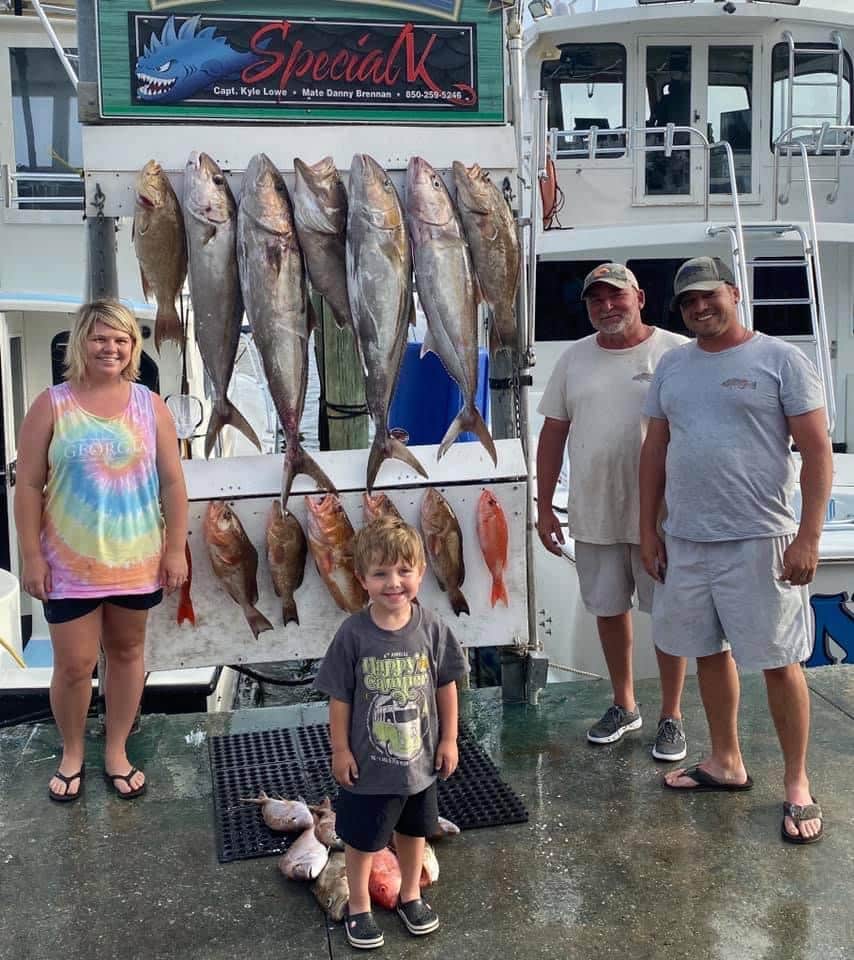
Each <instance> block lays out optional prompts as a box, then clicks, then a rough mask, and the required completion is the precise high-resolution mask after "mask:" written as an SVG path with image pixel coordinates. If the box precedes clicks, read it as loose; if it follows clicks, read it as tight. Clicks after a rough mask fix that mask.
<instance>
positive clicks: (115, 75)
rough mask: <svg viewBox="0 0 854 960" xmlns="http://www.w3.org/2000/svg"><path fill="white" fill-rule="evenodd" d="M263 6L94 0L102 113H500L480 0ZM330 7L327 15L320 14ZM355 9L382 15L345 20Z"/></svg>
mask: <svg viewBox="0 0 854 960" xmlns="http://www.w3.org/2000/svg"><path fill="white" fill-rule="evenodd" d="M137 2H138V0H137ZM166 5H168V6H170V7H175V9H174V10H170V11H163V10H162V8H163V7H164V6H166ZM264 5H265V4H264V3H263V2H262V3H260V4H259V5H258V8H259V12H258V13H254V12H253V13H244V12H241V13H239V14H237V13H231V12H228V13H225V12H223V9H222V8H223V7H225V6H227V5H226V4H223V3H217V4H216V6H215V11H214V7H213V5H210V6H207V5H204V4H203V5H202V6H199V4H198V3H196V4H194V5H193V8H192V9H191V8H190V7H189V5H187V4H184V3H183V2H176V0H152V6H155V7H156V10H150V11H139V10H136V9H132V7H133V6H135V2H134V0H100V8H99V42H100V49H101V113H102V116H104V117H145V118H146V119H170V120H174V119H182V118H187V119H197V118H204V117H216V118H217V119H228V120H233V119H247V120H263V121H266V122H270V121H276V120H279V119H282V120H299V121H302V122H305V121H311V120H318V121H327V122H328V121H330V120H361V121H374V122H377V121H379V122H388V121H400V122H406V123H412V122H413V121H415V122H417V121H420V120H423V121H427V122H440V123H443V124H444V123H458V122H462V123H472V122H474V123H500V122H503V121H504V103H503V90H504V81H503V77H504V72H503V62H504V58H503V44H502V21H501V16H500V14H493V13H490V12H489V10H488V3H487V0H413V2H408V3H407V4H406V6H407V7H408V8H413V7H415V8H417V9H419V10H422V11H427V10H431V11H432V13H433V15H432V17H431V18H430V19H429V20H426V21H425V20H424V19H423V16H424V15H423V14H422V16H421V17H419V18H418V19H408V18H406V17H401V16H400V10H399V9H398V8H399V7H401V6H403V4H398V3H394V4H387V5H386V9H385V10H383V9H382V7H380V6H378V5H372V6H371V7H368V6H359V7H358V8H357V6H356V4H354V3H353V2H340V0H320V2H319V3H317V4H315V5H314V6H313V9H312V15H298V12H297V11H296V10H294V11H293V12H291V8H292V7H296V4H288V5H287V10H288V12H287V15H283V14H284V12H285V11H284V10H283V5H282V4H281V3H280V4H277V5H276V13H275V16H273V15H271V14H264V13H262V12H261V10H260V8H261V7H263V6H264ZM122 6H125V9H124V11H122V26H123V28H124V33H125V35H126V36H127V40H128V42H127V45H126V46H123V50H124V55H123V57H121V58H119V57H118V56H117V55H116V53H117V49H116V45H115V44H114V43H113V42H112V38H113V36H114V34H113V27H112V20H113V19H114V18H116V16H117V11H116V8H117V7H122ZM241 6H243V5H241ZM391 7H394V8H395V14H396V15H395V16H394V17H392V15H391V9H390V8H391ZM254 8H255V5H253V11H254ZM333 9H334V10H335V12H336V13H338V14H339V15H338V16H336V17H326V16H321V15H320V14H322V13H324V12H326V11H327V10H328V11H332V10H333ZM356 9H359V11H360V13H361V12H363V11H364V12H365V13H367V11H368V10H369V9H370V10H372V11H373V12H374V13H376V12H380V13H381V14H382V15H381V16H372V17H371V18H370V19H368V18H367V16H365V17H359V18H356V17H354V16H352V13H353V12H354V11H355V10H356ZM342 12H346V13H349V14H351V16H347V17H342V16H341V15H340V14H341V13H342ZM455 15H460V19H459V20H458V21H452V19H451V18H452V16H455ZM468 15H470V16H472V19H471V20H469V19H467V16H468ZM107 21H110V26H109V28H108V22H107ZM108 35H109V36H110V38H111V41H110V43H109V44H108V43H107V42H106V40H105V38H106V37H107V36H108Z"/></svg>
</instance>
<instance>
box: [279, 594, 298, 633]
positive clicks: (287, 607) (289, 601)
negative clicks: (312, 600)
mask: <svg viewBox="0 0 854 960" xmlns="http://www.w3.org/2000/svg"><path fill="white" fill-rule="evenodd" d="M282 622H283V623H284V625H285V626H287V625H288V624H289V623H295V624H296V625H297V626H299V614H298V613H297V605H296V601H295V600H294V598H293V596H290V597H283V598H282Z"/></svg>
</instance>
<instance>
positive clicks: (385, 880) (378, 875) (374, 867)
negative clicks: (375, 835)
mask: <svg viewBox="0 0 854 960" xmlns="http://www.w3.org/2000/svg"><path fill="white" fill-rule="evenodd" d="M368 892H369V893H370V895H371V900H373V902H374V903H376V904H379V906H381V907H385V908H386V910H394V908H395V907H396V906H397V898H398V895H399V894H400V864H399V863H398V861H397V857H396V856H395V855H394V853H392V851H391V850H389V848H388V847H384V848H383V849H382V850H378V851H377V852H376V853H375V854H374V859H373V861H372V862H371V873H370V876H369V877H368Z"/></svg>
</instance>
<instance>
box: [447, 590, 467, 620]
mask: <svg viewBox="0 0 854 960" xmlns="http://www.w3.org/2000/svg"><path fill="white" fill-rule="evenodd" d="M448 599H449V600H450V601H451V607H452V608H453V610H454V613H455V614H456V615H457V616H459V615H460V614H461V613H467V614H468V615H469V616H471V611H470V610H469V605H468V601H467V600H466V598H465V597H464V596H463V592H462V590H460V588H459V587H457V588H456V589H455V590H451V591H450V592H449V593H448Z"/></svg>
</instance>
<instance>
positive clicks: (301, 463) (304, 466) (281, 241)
mask: <svg viewBox="0 0 854 960" xmlns="http://www.w3.org/2000/svg"><path fill="white" fill-rule="evenodd" d="M237 264H238V268H239V273H240V284H241V288H242V290H243V299H244V303H245V306H246V315H247V317H248V318H249V324H250V326H251V327H252V337H253V339H254V341H255V345H256V346H257V347H258V352H259V353H260V355H261V362H262V364H263V365H264V373H265V375H266V377H267V386H268V387H269V390H270V396H271V397H272V398H273V405H274V406H275V408H276V413H277V414H278V417H279V422H280V423H281V424H282V429H283V430H284V433H285V462H284V471H283V474H282V505H283V506H287V502H288V496H289V495H290V492H291V485H292V483H293V479H294V477H295V476H296V475H297V474H299V473H304V474H307V475H308V476H310V477H311V478H312V480H314V482H315V483H316V484H317V485H318V486H319V487H320V488H321V489H323V490H334V489H335V487H334V485H333V483H332V481H331V480H330V479H329V477H327V475H326V474H325V473H324V472H323V470H322V469H321V468H320V467H319V466H318V464H317V463H315V461H314V459H313V458H312V457H310V456H309V455H308V454H307V453H306V452H305V450H303V448H302V444H301V443H300V432H299V427H300V421H301V420H302V413H303V409H304V407H305V392H306V387H307V385H308V339H309V335H310V333H311V329H312V327H313V314H311V310H310V305H309V301H308V289H307V286H306V282H305V272H304V270H303V261H302V251H301V250H300V245H299V240H298V239H297V233H296V228H295V227H294V215H293V210H292V208H291V201H290V197H289V196H288V189H287V187H286V186H285V181H284V180H283V179H282V176H281V174H280V173H279V171H278V170H277V169H276V167H275V166H274V165H273V163H272V161H271V160H270V158H269V157H267V156H266V155H265V154H263V153H259V154H256V155H255V156H254V157H252V159H251V160H250V161H249V166H248V167H247V169H246V173H245V175H244V177H243V192H242V193H241V196H240V207H239V210H238V213H237Z"/></svg>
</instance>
